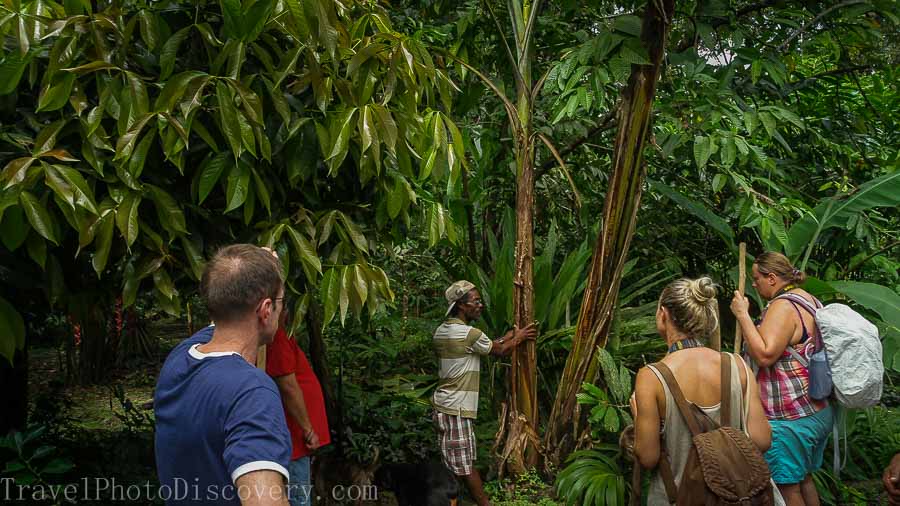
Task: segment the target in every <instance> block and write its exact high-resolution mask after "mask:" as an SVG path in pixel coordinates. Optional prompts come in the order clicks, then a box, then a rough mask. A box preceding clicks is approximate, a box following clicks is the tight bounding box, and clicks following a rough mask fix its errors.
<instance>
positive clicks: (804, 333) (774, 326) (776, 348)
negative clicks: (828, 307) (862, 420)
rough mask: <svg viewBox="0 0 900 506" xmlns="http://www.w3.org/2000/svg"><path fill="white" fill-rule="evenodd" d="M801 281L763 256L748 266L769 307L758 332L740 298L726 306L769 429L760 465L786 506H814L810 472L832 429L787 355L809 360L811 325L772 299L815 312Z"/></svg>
mask: <svg viewBox="0 0 900 506" xmlns="http://www.w3.org/2000/svg"><path fill="white" fill-rule="evenodd" d="M805 280H806V275H805V274H803V272H801V271H800V270H798V269H795V268H794V266H793V265H791V262H790V260H788V258H787V257H785V256H784V255H782V254H781V253H774V252H766V253H763V254H762V255H760V256H759V257H757V258H756V262H754V264H753V288H755V289H756V292H757V293H758V294H759V295H760V296H761V297H762V298H763V299H765V300H767V301H769V304H768V305H767V306H766V308H765V309H764V310H763V313H762V315H761V316H760V318H761V322H760V324H759V326H757V325H756V323H755V322H754V321H753V319H752V318H751V317H750V314H749V306H750V304H749V301H748V300H747V298H746V297H744V296H743V295H742V294H741V293H739V292H734V299H733V300H732V302H731V311H732V312H733V313H734V316H735V318H737V321H738V324H739V325H740V326H741V330H742V331H743V334H744V340H745V342H746V345H745V348H744V351H745V352H746V354H747V355H749V357H750V358H751V359H752V360H753V362H754V363H755V367H756V368H757V374H756V379H757V382H758V383H759V396H760V400H761V401H762V404H763V410H764V411H765V413H766V418H768V419H769V424H770V425H771V426H772V447H771V448H770V449H769V451H767V452H766V454H765V456H766V461H767V462H768V463H769V468H770V469H771V471H772V479H773V480H774V481H775V483H776V484H777V485H778V488H779V489H780V490H781V494H782V495H783V496H784V500H785V503H786V504H787V505H788V506H791V505H807V506H808V505H815V506H818V504H819V496H818V494H817V493H816V487H815V484H814V483H813V481H812V472H813V471H815V470H816V469H818V468H819V467H821V466H822V457H823V453H824V451H825V443H826V441H827V439H828V434H829V433H830V432H831V427H832V423H833V413H832V408H831V407H830V406H829V404H828V401H827V400H815V399H813V398H811V397H810V396H809V371H807V369H806V367H804V366H803V364H801V363H800V361H798V360H797V359H796V358H794V356H793V355H792V354H791V353H790V351H788V347H792V348H793V349H794V351H796V352H797V353H798V354H800V355H801V356H803V357H804V358H805V359H806V360H807V361H808V360H809V357H810V356H811V355H812V354H813V352H814V351H815V348H816V342H818V341H819V339H818V335H817V329H816V322H815V319H814V318H813V316H812V315H811V314H810V313H808V312H806V311H803V310H801V308H799V307H797V305H796V304H795V303H794V302H792V301H790V300H786V299H778V298H777V297H778V296H779V295H782V294H784V293H792V294H796V295H799V296H801V297H803V298H804V299H806V300H807V301H809V302H810V304H812V305H813V306H816V307H821V304H820V303H819V301H818V300H816V299H815V297H813V296H812V295H810V294H809V293H808V292H806V291H805V290H803V289H801V288H800V287H799V286H800V285H802V284H803V282H804V281H805Z"/></svg>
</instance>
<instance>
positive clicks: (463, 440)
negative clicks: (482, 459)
mask: <svg viewBox="0 0 900 506" xmlns="http://www.w3.org/2000/svg"><path fill="white" fill-rule="evenodd" d="M433 418H434V426H435V428H436V429H437V433H438V442H439V443H440V445H441V456H442V457H443V460H444V465H445V466H447V468H449V469H450V470H451V471H453V474H455V475H457V476H465V475H468V474H472V470H473V469H474V468H475V467H474V463H475V430H474V421H475V420H473V419H471V418H463V417H462V416H458V415H448V414H446V413H441V412H440V411H435V412H434V417H433Z"/></svg>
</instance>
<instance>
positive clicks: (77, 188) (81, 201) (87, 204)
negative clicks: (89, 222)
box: [52, 165, 100, 214]
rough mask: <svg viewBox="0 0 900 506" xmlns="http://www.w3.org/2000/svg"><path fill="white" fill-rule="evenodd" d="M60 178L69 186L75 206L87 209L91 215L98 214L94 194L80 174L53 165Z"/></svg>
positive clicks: (69, 168)
mask: <svg viewBox="0 0 900 506" xmlns="http://www.w3.org/2000/svg"><path fill="white" fill-rule="evenodd" d="M52 168H53V169H55V170H56V171H57V172H58V173H59V174H60V176H62V178H63V179H64V180H65V181H66V182H67V183H68V184H69V186H70V187H71V188H72V191H73V193H74V196H75V204H78V205H79V206H81V207H83V208H85V209H87V210H88V211H90V212H91V213H93V214H99V213H100V211H99V210H98V209H97V203H96V202H95V201H94V192H93V191H91V187H90V185H88V183H87V181H86V180H85V179H84V176H82V175H81V172H80V171H78V170H75V169H73V168H71V167H66V166H65V165H53V166H52Z"/></svg>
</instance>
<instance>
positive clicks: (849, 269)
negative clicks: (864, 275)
mask: <svg viewBox="0 0 900 506" xmlns="http://www.w3.org/2000/svg"><path fill="white" fill-rule="evenodd" d="M898 245H900V241H894V242H892V243H890V244H888V245H887V246H885V247H883V248H881V249H880V250H877V251H873V252H872V253H869V254H868V255H866V257H865V258H863V259H862V260H860V261H859V262H856V263H855V264H853V265H851V266H849V267H847V268H846V269H845V270H844V272H842V273H841V277H842V278H843V277H846V276H847V274H850V273H851V272H853V271H855V270H856V269H858V268H860V267H861V266H862V265H863V264H865V263H866V262H868V261H869V260H871V259H872V258H874V257H876V256H878V255H880V254H882V253H884V252H886V251H889V250H892V249H894V248H895V247H897V246H898Z"/></svg>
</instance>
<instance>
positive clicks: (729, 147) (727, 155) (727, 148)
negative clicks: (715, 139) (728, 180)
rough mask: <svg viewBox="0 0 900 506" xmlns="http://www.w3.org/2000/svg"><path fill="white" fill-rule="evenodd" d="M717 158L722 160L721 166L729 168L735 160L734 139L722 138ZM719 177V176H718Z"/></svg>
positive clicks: (729, 137)
mask: <svg viewBox="0 0 900 506" xmlns="http://www.w3.org/2000/svg"><path fill="white" fill-rule="evenodd" d="M719 157H720V158H721V160H722V166H724V167H725V168H731V166H732V165H734V161H735V159H736V158H737V148H736V146H735V142H734V137H731V136H728V137H722V149H721V151H719ZM720 175H721V174H720Z"/></svg>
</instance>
